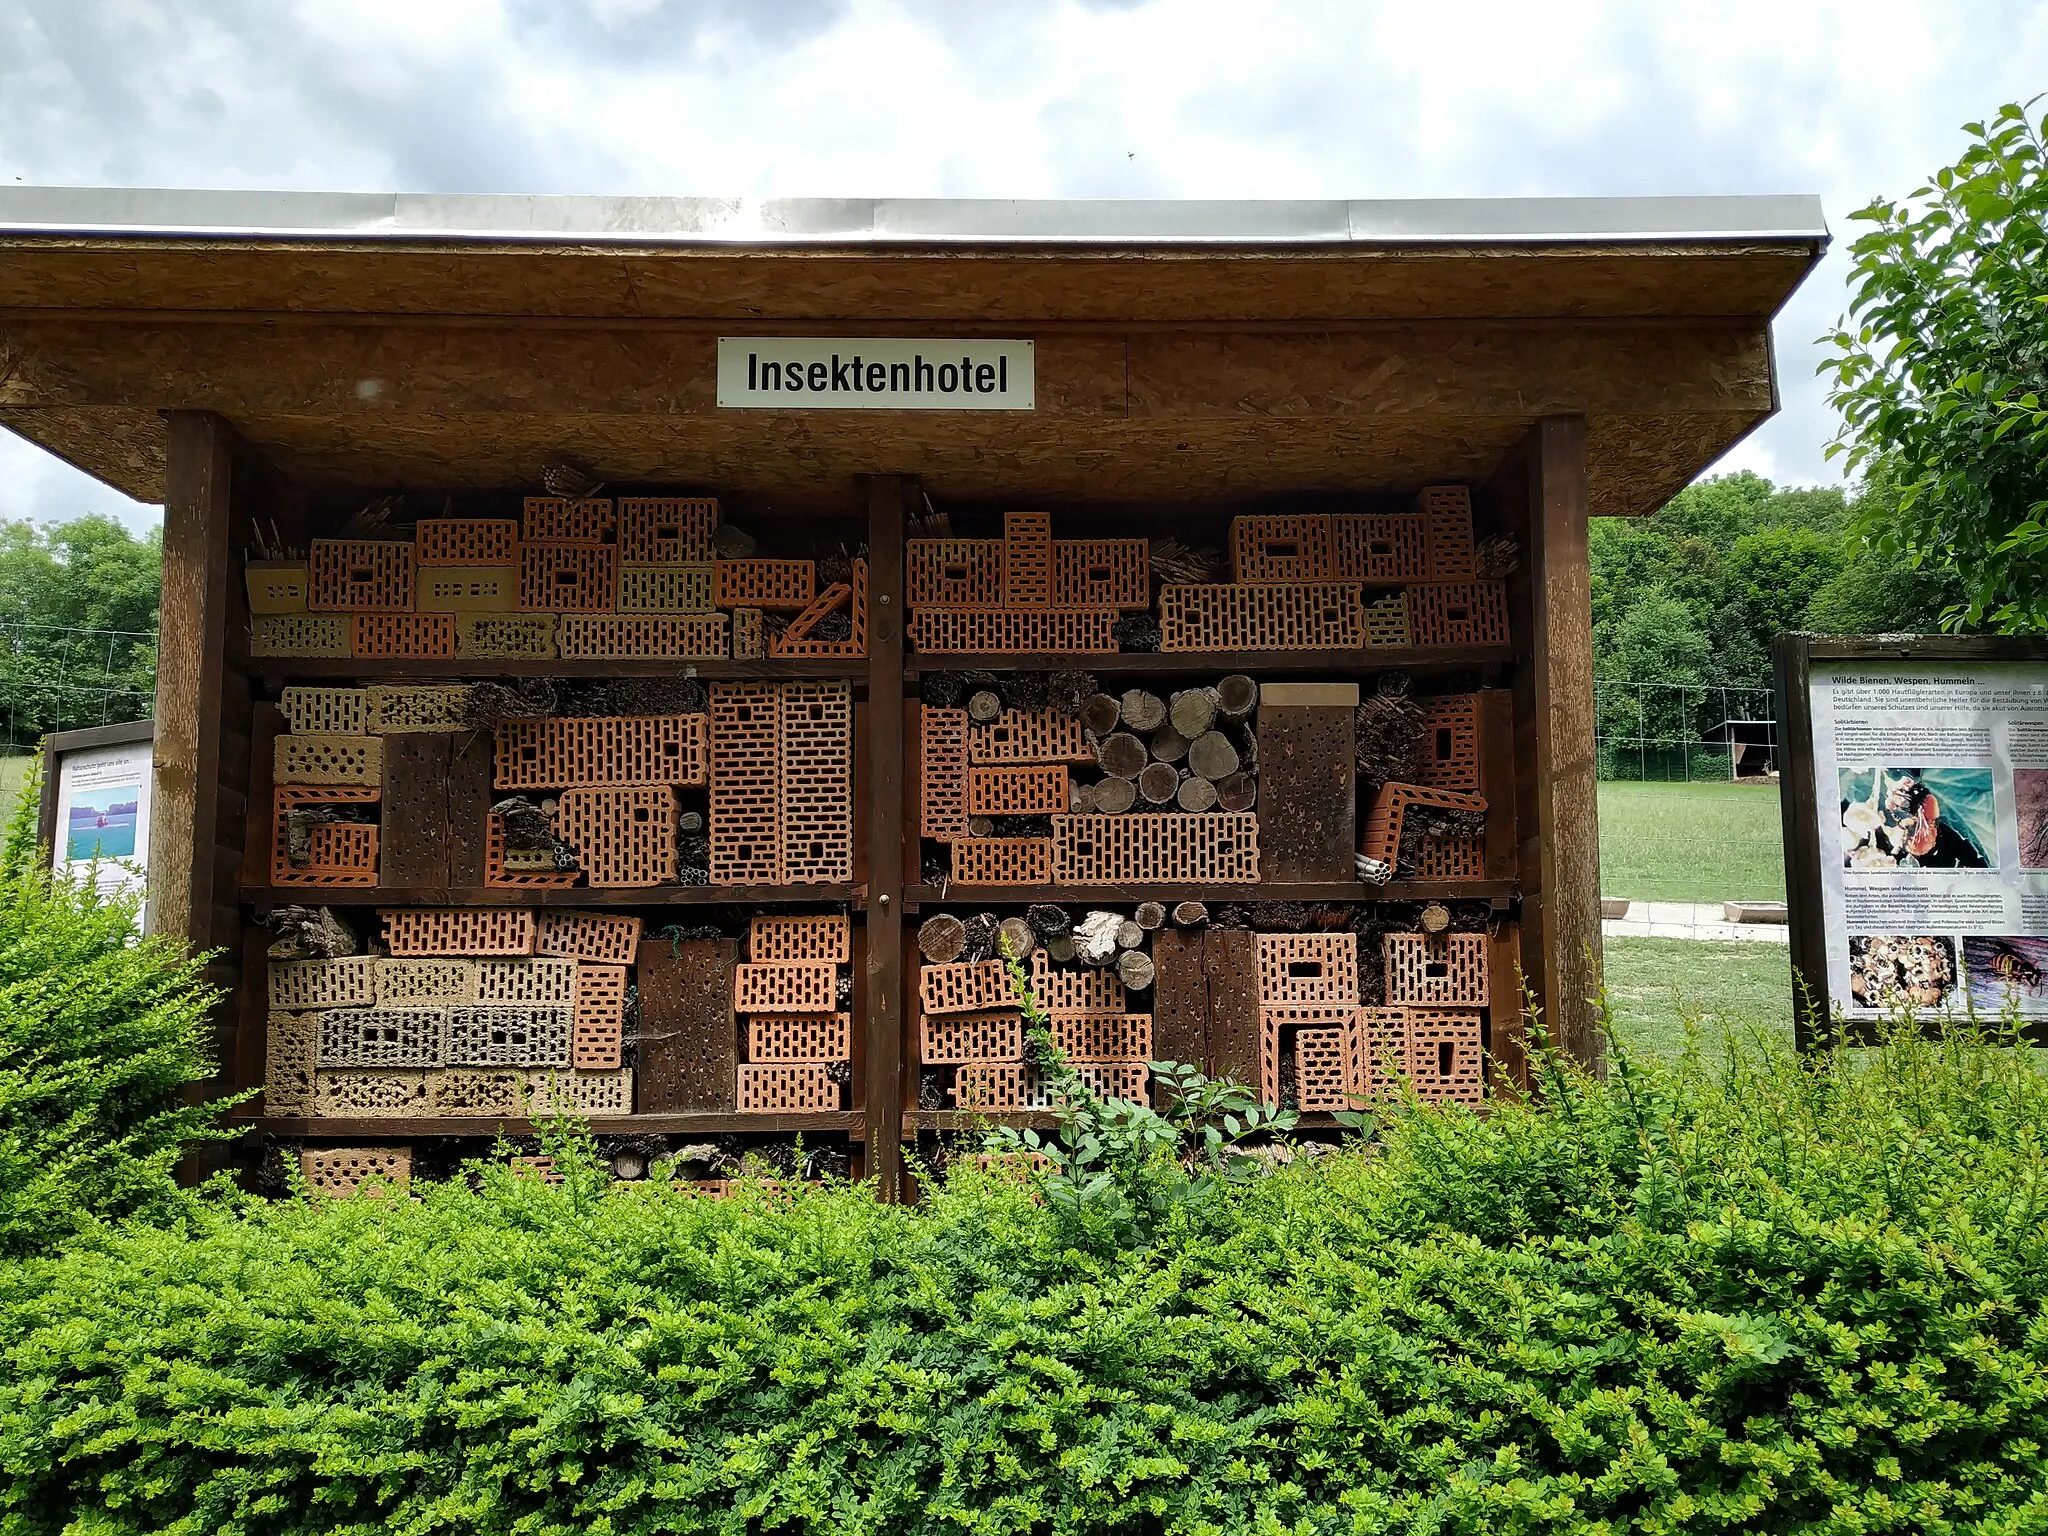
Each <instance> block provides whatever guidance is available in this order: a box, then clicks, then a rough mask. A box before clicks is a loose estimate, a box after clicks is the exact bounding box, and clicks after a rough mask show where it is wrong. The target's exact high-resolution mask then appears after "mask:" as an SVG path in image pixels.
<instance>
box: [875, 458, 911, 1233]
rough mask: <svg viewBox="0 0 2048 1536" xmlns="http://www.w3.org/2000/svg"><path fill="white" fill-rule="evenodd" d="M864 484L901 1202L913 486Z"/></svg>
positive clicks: (884, 1061) (888, 1130)
mask: <svg viewBox="0 0 2048 1536" xmlns="http://www.w3.org/2000/svg"><path fill="white" fill-rule="evenodd" d="M866 484H867V504H868V582H869V585H868V709H867V718H868V738H867V752H868V774H867V789H868V802H867V844H868V891H867V972H866V981H867V1042H866V1043H867V1138H868V1139H867V1145H868V1171H869V1173H870V1174H872V1175H873V1177H874V1179H875V1182H876V1185H877V1187H878V1189H879V1190H880V1193H881V1197H882V1198H883V1199H884V1200H892V1201H893V1200H897V1199H900V1198H901V1197H902V1194H903V1186H902V1177H903V1030H904V1019H905V1014H904V1007H903V836H904V825H905V822H904V813H903V798H904V789H905V786H904V778H903V520H904V519H903V514H904V503H905V500H906V498H907V497H908V496H909V495H910V494H911V493H912V491H913V489H914V487H913V484H912V483H911V482H909V481H906V480H904V479H902V478H901V477H899V476H895V475H873V476H870V477H869V478H868V480H867V483H866ZM912 825H913V826H914V825H915V824H914V823H912Z"/></svg>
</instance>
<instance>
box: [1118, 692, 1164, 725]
mask: <svg viewBox="0 0 2048 1536" xmlns="http://www.w3.org/2000/svg"><path fill="white" fill-rule="evenodd" d="M1117 712H1118V713H1119V714H1120V715H1121V716H1122V717H1123V722H1124V724H1125V725H1127V726H1129V727H1130V728H1131V729H1132V730H1134V731H1137V732H1139V733H1141V734H1143V733H1146V732H1150V731H1156V730H1158V729H1159V727H1160V726H1162V725H1164V724H1166V701H1165V700H1163V699H1161V698H1160V697H1159V695H1158V694H1156V693H1147V692H1146V691H1145V690H1144V689H1143V688H1133V689H1131V690H1130V691H1129V692H1127V693H1126V694H1125V695H1124V696H1123V699H1122V701H1121V702H1120V703H1119V704H1118V706H1117Z"/></svg>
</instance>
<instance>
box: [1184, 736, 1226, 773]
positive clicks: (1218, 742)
mask: <svg viewBox="0 0 2048 1536" xmlns="http://www.w3.org/2000/svg"><path fill="white" fill-rule="evenodd" d="M1188 766H1189V767H1190V768H1192V769H1194V771H1195V772H1196V773H1198V774H1200V775H1201V776H1202V777H1203V778H1205V779H1207V780H1209V781H1210V782H1211V783H1212V784H1213V783H1214V782H1215V781H1216V780H1218V779H1227V778H1229V777H1230V776H1231V775H1232V774H1233V773H1235V772H1237V769H1238V756H1237V748H1235V747H1233V746H1232V745H1231V744H1230V738H1229V737H1228V736H1226V735H1224V734H1223V733H1222V732H1221V731H1209V732H1206V733H1204V734H1203V735H1200V736H1197V737H1196V738H1195V739H1194V740H1193V741H1191V742H1189V743H1188Z"/></svg>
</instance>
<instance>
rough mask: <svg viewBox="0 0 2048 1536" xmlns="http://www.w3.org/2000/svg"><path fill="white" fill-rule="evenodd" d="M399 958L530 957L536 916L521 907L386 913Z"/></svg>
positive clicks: (390, 945) (388, 937)
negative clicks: (422, 956)
mask: <svg viewBox="0 0 2048 1536" xmlns="http://www.w3.org/2000/svg"><path fill="white" fill-rule="evenodd" d="M377 915H378V916H379V917H380V918H382V919H383V920H384V947H385V948H386V949H388V950H390V951H391V953H392V954H394V955H477V956H488V955H530V954H532V953H533V945H534V937H535V925H534V919H533V913H531V912H529V911H527V910H526V909H525V908H522V907H412V908H407V909H406V910H403V911H383V912H379V913H378V914H377Z"/></svg>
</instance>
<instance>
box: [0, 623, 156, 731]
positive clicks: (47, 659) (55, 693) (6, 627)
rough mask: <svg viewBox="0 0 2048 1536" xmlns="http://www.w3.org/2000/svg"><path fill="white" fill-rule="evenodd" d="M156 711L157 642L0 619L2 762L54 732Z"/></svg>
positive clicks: (146, 715) (102, 631)
mask: <svg viewBox="0 0 2048 1536" xmlns="http://www.w3.org/2000/svg"><path fill="white" fill-rule="evenodd" d="M155 707H156V636H155V635H154V634H145V633H138V632H134V631H130V630H120V629H67V628H63V627H61V626H58V625H52V624H30V623H26V622H23V621H20V620H11V619H0V732H4V733H5V735H4V740H0V754H17V753H23V752H33V751H34V750H35V749H36V746H37V744H38V743H39V742H40V741H41V740H42V738H43V737H44V736H45V735H47V734H49V733H50V732H51V731H71V730H78V729H80V728H81V727H84V726H88V725H111V724H113V723H114V722H116V721H120V720H145V719H147V718H149V715H150V713H151V711H152V710H154V708H155Z"/></svg>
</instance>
